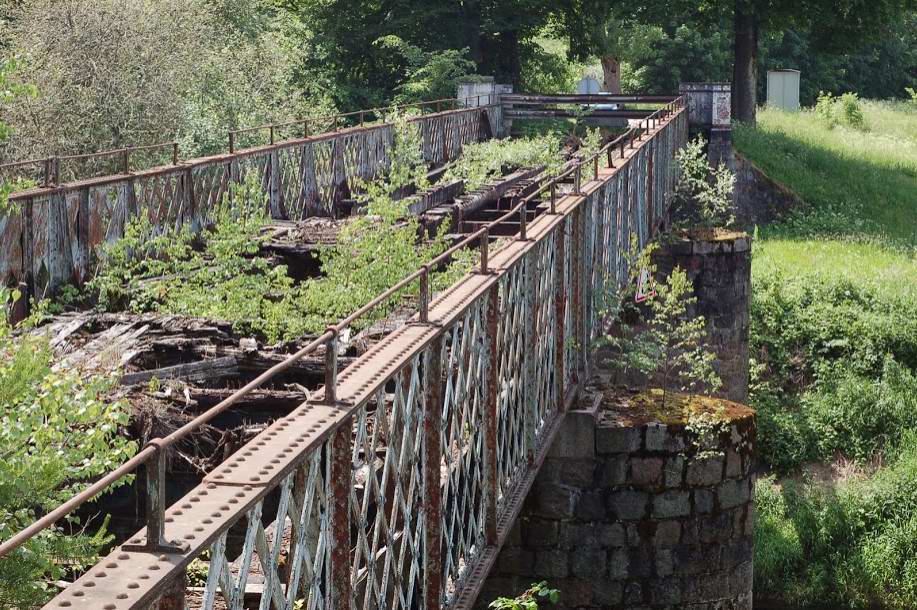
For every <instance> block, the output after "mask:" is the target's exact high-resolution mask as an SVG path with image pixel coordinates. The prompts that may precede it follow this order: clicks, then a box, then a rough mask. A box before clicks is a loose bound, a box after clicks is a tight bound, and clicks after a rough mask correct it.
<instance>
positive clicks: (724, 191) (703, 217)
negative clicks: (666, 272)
mask: <svg viewBox="0 0 917 610" xmlns="http://www.w3.org/2000/svg"><path fill="white" fill-rule="evenodd" d="M705 146H706V141H705V140H704V138H703V136H698V137H697V138H695V139H694V140H692V141H690V142H688V144H686V145H685V146H684V147H683V148H682V149H681V150H679V151H678V152H677V153H675V161H676V163H677V164H678V169H679V172H680V173H679V179H678V182H677V183H676V185H675V199H674V201H673V205H674V207H675V209H676V210H677V211H678V212H680V213H681V214H682V215H684V214H685V213H688V212H689V210H690V211H691V212H693V214H691V218H690V220H688V221H683V222H682V223H681V224H684V225H689V226H690V228H696V229H702V230H708V231H710V230H713V229H717V228H726V227H729V226H732V224H733V223H735V215H734V213H733V205H732V194H733V191H734V190H735V181H736V178H735V174H734V173H733V172H732V171H730V169H729V168H728V167H726V166H725V165H723V164H720V165H718V166H716V167H715V168H711V167H710V164H709V163H708V162H707V156H706V154H705V153H704V147H705ZM685 228H688V227H685Z"/></svg>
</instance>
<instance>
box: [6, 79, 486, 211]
mask: <svg viewBox="0 0 917 610" xmlns="http://www.w3.org/2000/svg"><path fill="white" fill-rule="evenodd" d="M484 97H486V98H487V103H486V104H483V105H482V104H481V99H482V98H484ZM472 100H475V101H476V105H475V106H468V103H469V102H470V101H472ZM450 104H451V106H452V108H451V109H449V110H447V111H448V112H452V111H464V110H473V109H480V108H490V107H492V106H493V105H494V101H493V94H483V95H472V96H466V97H463V98H442V99H438V100H430V101H425V102H413V103H410V104H399V105H393V106H387V107H377V108H369V109H366V110H356V111H352V112H342V113H337V114H331V115H322V116H311V117H304V118H302V119H296V120H293V121H286V122H282V123H269V124H264V125H257V126H254V127H245V128H241V129H230V130H228V131H227V133H228V138H227V144H228V153H216V154H212V155H207V156H204V157H196V158H193V159H186V160H182V159H181V156H180V148H179V143H178V142H176V141H169V142H161V143H156V144H145V145H139V146H128V147H123V148H115V149H110V150H102V151H97V152H91V153H80V154H72V155H56V156H50V157H45V158H40V159H28V160H23V161H12V162H9V163H3V164H0V174H2V173H3V172H5V171H7V170H14V169H18V168H20V167H25V166H29V165H32V166H41V171H42V178H41V181H40V183H39V184H38V185H37V186H36V187H32V188H29V189H25V190H22V191H17V192H14V193H10V195H9V199H10V200H11V201H15V200H19V199H25V198H27V197H30V196H32V195H34V194H35V192H36V191H38V192H44V191H47V190H50V189H55V188H62V187H66V186H68V185H75V184H80V185H83V184H85V183H86V182H88V181H98V182H97V183H98V184H104V183H106V182H113V181H118V180H120V179H122V178H123V176H124V175H126V174H132V173H144V174H146V173H151V174H152V173H162V172H168V171H174V169H175V168H176V167H178V166H182V167H186V166H195V165H199V164H202V163H207V162H210V161H213V160H215V159H218V160H220V161H223V160H225V159H226V158H227V156H229V157H231V156H233V155H240V154H244V153H247V152H249V151H256V150H260V149H263V148H264V147H265V145H260V146H252V147H248V148H241V149H237V148H236V135H238V134H245V133H252V132H256V131H261V130H265V129H266V130H269V132H270V139H269V143H268V144H267V145H266V146H267V147H273V146H282V145H284V144H286V143H292V142H299V141H301V140H303V139H308V138H318V137H322V136H326V135H333V134H335V133H337V132H338V130H339V129H341V128H340V127H339V126H338V121H339V119H342V118H348V117H353V116H361V117H363V116H365V115H366V114H370V113H377V112H380V111H385V110H400V109H406V108H420V109H421V110H422V109H423V108H425V107H428V106H433V105H435V106H436V109H437V110H436V111H437V112H441V110H440V108H441V107H442V106H443V105H446V106H448V105H450ZM460 105H461V107H460ZM421 118H423V117H412V118H411V119H410V120H411V121H416V120H419V119H421ZM318 121H333V127H334V128H333V130H332V131H329V132H319V133H316V134H310V133H309V124H310V123H315V122H318ZM292 125H303V126H304V127H303V135H302V136H301V137H291V138H286V139H284V140H281V141H279V142H275V141H274V133H275V130H276V129H277V128H281V127H288V126H292ZM379 126H380V125H372V126H369V127H379ZM366 127H367V126H364V121H363V120H362V118H361V120H360V123H359V125H357V126H355V127H352V128H346V127H345V129H348V130H350V131H353V130H356V129H364V128H366ZM163 148H171V149H172V159H171V165H159V166H153V167H150V168H146V169H139V170H133V169H132V168H131V165H130V156H131V154H132V153H136V152H141V151H148V150H158V149H163ZM119 155H120V156H122V163H121V170H122V171H121V173H118V174H102V175H100V176H77V177H75V178H73V179H72V180H70V181H68V182H66V183H61V182H60V175H61V162H62V161H87V160H94V159H103V158H109V157H115V156H119ZM37 169H39V168H38V167H36V170H37ZM0 180H5V178H0Z"/></svg>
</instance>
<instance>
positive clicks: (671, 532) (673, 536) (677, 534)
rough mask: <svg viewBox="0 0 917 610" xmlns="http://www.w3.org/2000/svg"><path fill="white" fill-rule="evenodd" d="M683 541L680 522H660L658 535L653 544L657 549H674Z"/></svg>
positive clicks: (657, 526)
mask: <svg viewBox="0 0 917 610" xmlns="http://www.w3.org/2000/svg"><path fill="white" fill-rule="evenodd" d="M680 539H681V523H679V522H678V521H660V522H659V523H657V524H656V535H655V536H654V537H653V544H654V545H655V546H657V547H673V546H675V545H676V544H678V542H679V541H680Z"/></svg>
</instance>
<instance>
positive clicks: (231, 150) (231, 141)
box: [229, 131, 236, 154]
mask: <svg viewBox="0 0 917 610" xmlns="http://www.w3.org/2000/svg"><path fill="white" fill-rule="evenodd" d="M234 152H236V134H235V133H234V132H232V131H230V132H229V154H233V153H234Z"/></svg>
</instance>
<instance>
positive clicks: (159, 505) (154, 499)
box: [121, 438, 188, 553]
mask: <svg viewBox="0 0 917 610" xmlns="http://www.w3.org/2000/svg"><path fill="white" fill-rule="evenodd" d="M147 445H148V446H152V447H154V448H155V449H156V452H155V453H153V456H152V457H151V458H150V459H149V460H148V461H147V462H146V464H145V465H144V470H145V478H146V507H145V508H146V540H141V539H139V538H135V539H132V540H129V541H128V542H127V543H126V544H123V545H122V546H121V548H122V549H123V550H125V551H139V552H147V553H182V552H184V551H185V550H186V549H187V548H188V544H187V543H179V542H173V541H171V540H167V539H166V531H165V527H166V526H165V519H166V464H167V462H168V460H167V456H166V448H165V447H164V446H163V444H162V439H160V438H155V439H152V440H151V441H150V442H149V443H147Z"/></svg>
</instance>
